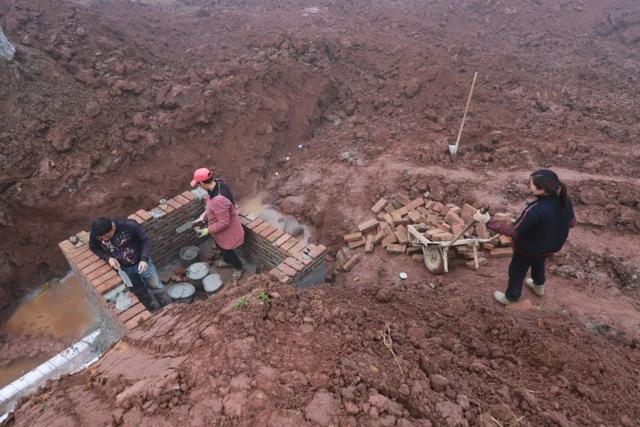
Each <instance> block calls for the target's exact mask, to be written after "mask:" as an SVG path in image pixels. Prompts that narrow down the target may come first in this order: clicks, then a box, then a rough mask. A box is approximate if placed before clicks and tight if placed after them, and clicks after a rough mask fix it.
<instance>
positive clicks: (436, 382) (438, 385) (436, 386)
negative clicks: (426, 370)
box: [429, 374, 449, 392]
mask: <svg viewBox="0 0 640 427" xmlns="http://www.w3.org/2000/svg"><path fill="white" fill-rule="evenodd" d="M429 381H431V388H432V389H433V390H434V391H437V392H443V391H445V390H446V389H447V386H448V385H449V380H448V379H447V378H445V377H443V376H442V375H438V374H435V375H431V376H430V377H429Z"/></svg>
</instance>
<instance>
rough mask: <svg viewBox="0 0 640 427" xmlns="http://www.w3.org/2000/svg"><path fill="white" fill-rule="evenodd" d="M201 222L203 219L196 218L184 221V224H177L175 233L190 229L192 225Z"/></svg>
mask: <svg viewBox="0 0 640 427" xmlns="http://www.w3.org/2000/svg"><path fill="white" fill-rule="evenodd" d="M202 223H204V221H200V220H199V219H198V218H196V219H192V220H191V221H188V222H185V223H184V224H182V225H179V226H177V227H176V234H180V233H184V232H185V231H187V230H190V229H192V228H193V226H194V225H196V224H202Z"/></svg>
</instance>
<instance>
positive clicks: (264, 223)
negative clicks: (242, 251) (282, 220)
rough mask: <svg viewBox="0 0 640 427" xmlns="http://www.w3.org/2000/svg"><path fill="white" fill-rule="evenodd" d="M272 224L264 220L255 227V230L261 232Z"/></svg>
mask: <svg viewBox="0 0 640 427" xmlns="http://www.w3.org/2000/svg"><path fill="white" fill-rule="evenodd" d="M270 226H271V224H269V223H268V222H263V223H262V224H260V225H258V226H257V227H256V228H254V229H253V231H254V232H255V233H258V234H260V232H261V231H262V230H264V229H266V228H267V227H270Z"/></svg>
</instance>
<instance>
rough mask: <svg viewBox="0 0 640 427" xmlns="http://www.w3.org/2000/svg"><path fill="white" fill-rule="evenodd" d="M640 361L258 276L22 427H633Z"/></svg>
mask: <svg viewBox="0 0 640 427" xmlns="http://www.w3.org/2000/svg"><path fill="white" fill-rule="evenodd" d="M261 292H267V293H269V294H270V295H271V298H270V301H269V302H268V303H265V302H262V301H261V300H260V299H259V298H258V296H259V295H260V293H261ZM243 296H244V298H246V299H247V301H248V305H246V306H243V307H240V308H234V305H235V304H236V303H237V301H239V300H240V298H241V297H243ZM385 331H390V336H389V335H388V334H387V336H386V338H383V336H384V335H385ZM387 340H388V341H387ZM576 349H583V350H586V349H588V351H576ZM639 362H640V353H638V351H637V342H636V341H634V340H627V339H620V338H615V337H608V336H606V335H599V334H593V333H591V332H589V331H587V330H585V329H584V327H582V325H580V324H578V323H576V322H575V321H573V320H572V319H571V318H569V317H567V316H564V315H561V314H556V313H544V312H538V313H534V312H529V313H518V312H515V313H513V312H509V311H505V310H504V309H501V308H496V307H491V306H487V305H486V304H484V303H483V302H480V300H478V299H475V298H470V297H469V295H468V294H467V293H466V292H461V290H460V289H456V287H453V286H442V287H440V286H439V287H436V289H432V288H431V287H430V286H428V285H427V284H426V283H422V284H416V283H410V284H401V285H395V284H393V282H391V281H388V280H381V281H379V282H377V283H376V282H372V283H368V284H366V285H364V284H342V285H341V286H330V285H327V286H325V287H323V288H319V289H315V290H306V291H302V292H300V291H296V290H294V289H292V288H290V287H287V288H280V287H277V286H275V285H273V284H271V283H269V282H267V281H265V280H264V279H262V278H259V277H256V278H252V279H250V280H249V281H248V282H247V283H245V284H244V285H243V286H242V287H236V288H233V289H232V290H227V291H225V292H224V293H223V295H221V296H218V297H216V298H214V299H210V300H208V301H205V302H198V303H196V304H194V305H190V306H173V307H171V308H169V309H167V310H165V311H164V312H163V314H161V315H158V316H155V317H154V318H152V320H151V321H150V324H148V325H144V326H142V327H141V328H140V329H139V330H138V331H137V332H134V333H132V334H131V335H129V337H127V338H126V339H125V340H124V341H122V342H121V343H119V344H117V345H116V346H115V347H114V348H113V349H112V350H111V351H109V352H108V353H107V354H106V355H105V356H104V357H103V358H102V359H101V360H100V362H98V363H97V364H96V365H95V366H93V367H91V368H90V369H88V370H87V371H85V372H83V373H81V374H78V375H73V376H71V377H68V378H65V379H62V380H60V381H57V382H54V383H51V384H49V385H48V386H47V387H45V388H44V389H41V390H40V391H39V392H38V393H36V394H34V395H32V396H30V397H29V399H28V400H24V401H23V402H22V403H21V406H20V408H19V409H18V410H17V411H16V414H15V425H17V426H22V425H24V426H28V425H61V426H62V425H64V426H74V425H78V426H81V425H82V426H93V425H96V426H98V425H149V426H160V425H167V426H170V425H176V424H182V423H184V424H186V425H193V426H196V425H242V426H252V425H263V426H311V425H336V426H337V425H340V426H355V425H362V426H394V425H395V426H441V425H449V426H468V425H481V426H495V425H522V426H540V425H548V426H551V425H559V426H572V425H581V426H591V425H593V426H596V425H631V422H632V420H636V421H637V420H638V419H640V410H639V409H638V405H636V404H635V402H637V401H638V399H640V389H638V381H639V380H640V371H638V368H637V367H638V363H639ZM493 419H495V420H497V421H498V422H499V423H501V424H497V423H496V422H494V421H493Z"/></svg>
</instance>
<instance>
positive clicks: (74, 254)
mask: <svg viewBox="0 0 640 427" xmlns="http://www.w3.org/2000/svg"><path fill="white" fill-rule="evenodd" d="M87 252H89V245H82V246H76V248H75V249H72V250H71V252H69V253H68V254H67V255H68V256H69V258H71V259H72V260H73V261H75V262H78V261H82V260H83V259H85V258H87V257H88V256H89V254H87Z"/></svg>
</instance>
